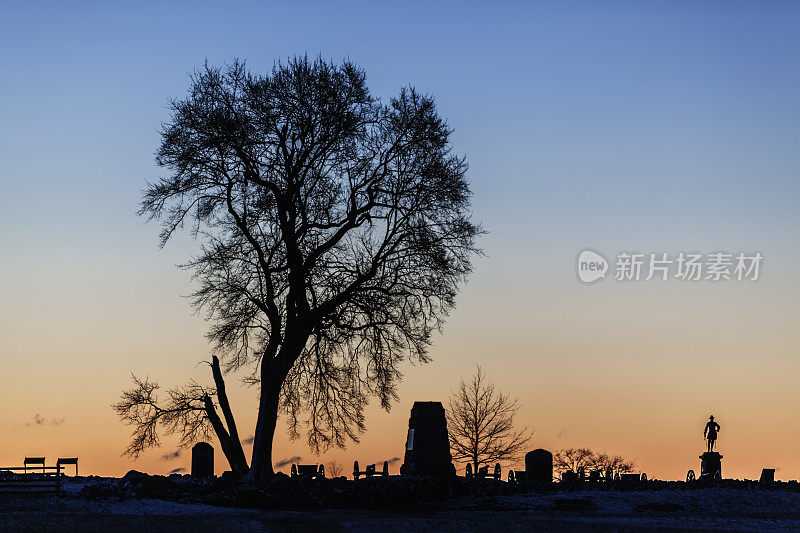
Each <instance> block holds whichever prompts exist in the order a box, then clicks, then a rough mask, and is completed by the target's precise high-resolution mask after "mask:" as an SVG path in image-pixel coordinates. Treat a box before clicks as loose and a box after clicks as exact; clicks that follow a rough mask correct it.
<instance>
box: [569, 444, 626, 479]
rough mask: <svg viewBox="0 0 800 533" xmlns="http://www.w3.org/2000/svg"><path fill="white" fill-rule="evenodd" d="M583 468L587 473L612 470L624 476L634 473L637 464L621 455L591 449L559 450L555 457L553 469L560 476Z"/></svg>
mask: <svg viewBox="0 0 800 533" xmlns="http://www.w3.org/2000/svg"><path fill="white" fill-rule="evenodd" d="M581 468H583V469H584V470H585V471H587V470H608V469H609V468H610V469H611V471H612V472H614V473H615V474H624V473H627V472H633V470H634V469H635V468H636V463H635V462H634V461H629V460H627V459H625V458H624V457H622V456H621V455H613V456H612V455H608V454H607V453H597V452H595V451H593V450H590V449H589V448H565V449H563V450H558V451H557V452H556V453H555V455H554V456H553V469H554V470H555V471H556V472H557V473H559V474H563V473H564V472H577V471H578V470H580V469H581Z"/></svg>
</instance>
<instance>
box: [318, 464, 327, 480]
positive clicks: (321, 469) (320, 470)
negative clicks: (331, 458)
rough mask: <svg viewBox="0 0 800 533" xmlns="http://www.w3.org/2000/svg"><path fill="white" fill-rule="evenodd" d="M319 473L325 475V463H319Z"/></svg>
mask: <svg viewBox="0 0 800 533" xmlns="http://www.w3.org/2000/svg"><path fill="white" fill-rule="evenodd" d="M317 475H318V476H319V477H325V465H319V470H318V473H317Z"/></svg>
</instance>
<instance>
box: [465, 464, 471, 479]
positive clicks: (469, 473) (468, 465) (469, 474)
mask: <svg viewBox="0 0 800 533" xmlns="http://www.w3.org/2000/svg"><path fill="white" fill-rule="evenodd" d="M466 477H467V478H471V477H472V463H467V472H466Z"/></svg>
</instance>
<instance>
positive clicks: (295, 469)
mask: <svg viewBox="0 0 800 533" xmlns="http://www.w3.org/2000/svg"><path fill="white" fill-rule="evenodd" d="M292 477H297V465H292Z"/></svg>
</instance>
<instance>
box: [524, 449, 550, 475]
mask: <svg viewBox="0 0 800 533" xmlns="http://www.w3.org/2000/svg"><path fill="white" fill-rule="evenodd" d="M525 480H526V481H527V482H528V483H552V482H553V454H552V453H550V452H548V451H547V450H543V449H541V448H537V449H535V450H533V451H531V452H528V453H526V454H525Z"/></svg>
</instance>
